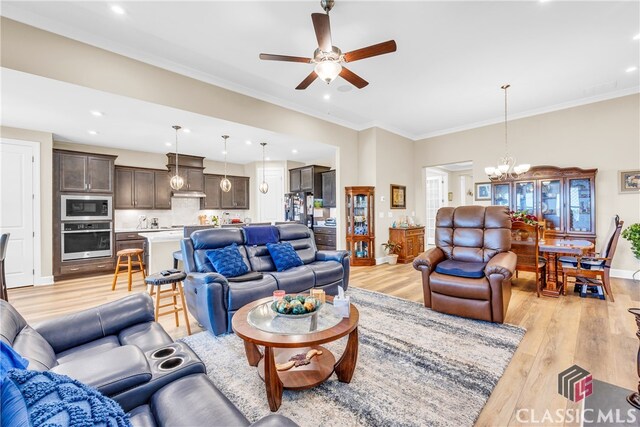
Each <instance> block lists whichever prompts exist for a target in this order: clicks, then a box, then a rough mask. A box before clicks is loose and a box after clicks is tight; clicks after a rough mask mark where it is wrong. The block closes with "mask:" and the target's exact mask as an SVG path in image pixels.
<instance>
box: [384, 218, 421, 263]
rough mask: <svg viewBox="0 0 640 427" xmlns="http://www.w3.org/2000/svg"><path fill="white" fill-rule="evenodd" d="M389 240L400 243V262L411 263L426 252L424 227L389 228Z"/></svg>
mask: <svg viewBox="0 0 640 427" xmlns="http://www.w3.org/2000/svg"><path fill="white" fill-rule="evenodd" d="M389 240H391V241H392V242H394V243H400V252H399V253H398V262H399V263H402V264H407V263H410V262H411V261H413V259H414V258H415V257H417V256H418V255H420V254H421V253H422V252H424V227H423V226H421V227H406V228H405V227H399V228H389Z"/></svg>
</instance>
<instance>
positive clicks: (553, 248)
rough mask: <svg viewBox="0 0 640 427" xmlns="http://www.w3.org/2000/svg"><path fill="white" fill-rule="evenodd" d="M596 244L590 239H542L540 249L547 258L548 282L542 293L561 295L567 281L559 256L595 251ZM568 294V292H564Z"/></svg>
mask: <svg viewBox="0 0 640 427" xmlns="http://www.w3.org/2000/svg"><path fill="white" fill-rule="evenodd" d="M594 247H595V245H594V244H593V242H590V241H589V240H580V239H540V240H539V241H538V251H539V252H540V253H542V254H543V256H544V257H545V259H546V260H547V283H546V285H545V287H544V288H542V295H545V296H549V297H556V298H557V297H559V296H560V294H562V293H563V290H564V286H566V283H562V280H561V277H562V266H558V258H560V256H563V255H570V256H584V255H585V254H587V253H589V252H593V249H594ZM564 293H565V294H566V292H564Z"/></svg>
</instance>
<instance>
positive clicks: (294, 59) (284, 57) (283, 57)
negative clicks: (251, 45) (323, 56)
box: [260, 53, 311, 64]
mask: <svg viewBox="0 0 640 427" xmlns="http://www.w3.org/2000/svg"><path fill="white" fill-rule="evenodd" d="M260 59H263V60H265V61H286V62H303V63H305V64H309V63H310V62H311V58H302V57H300V56H287V55H272V54H270V53H261V54H260Z"/></svg>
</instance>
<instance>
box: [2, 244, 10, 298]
mask: <svg viewBox="0 0 640 427" xmlns="http://www.w3.org/2000/svg"><path fill="white" fill-rule="evenodd" d="M9 235H10V233H4V234H2V235H0V299H3V300H5V301H9V295H8V293H7V279H6V277H5V274H4V260H5V258H6V257H7V246H8V245H9Z"/></svg>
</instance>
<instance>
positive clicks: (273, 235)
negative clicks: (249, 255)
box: [244, 225, 280, 246]
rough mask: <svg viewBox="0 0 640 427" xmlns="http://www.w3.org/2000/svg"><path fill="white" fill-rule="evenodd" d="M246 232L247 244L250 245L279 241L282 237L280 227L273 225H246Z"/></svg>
mask: <svg viewBox="0 0 640 427" xmlns="http://www.w3.org/2000/svg"><path fill="white" fill-rule="evenodd" d="M244 234H245V236H247V245H249V246H256V245H266V244H267V243H278V241H279V238H280V235H279V233H278V229H277V228H276V227H274V226H273V225H264V226H263V225H256V226H253V227H244Z"/></svg>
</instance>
